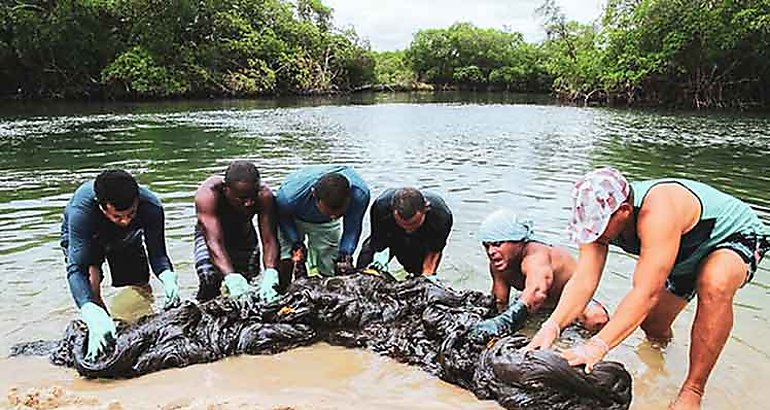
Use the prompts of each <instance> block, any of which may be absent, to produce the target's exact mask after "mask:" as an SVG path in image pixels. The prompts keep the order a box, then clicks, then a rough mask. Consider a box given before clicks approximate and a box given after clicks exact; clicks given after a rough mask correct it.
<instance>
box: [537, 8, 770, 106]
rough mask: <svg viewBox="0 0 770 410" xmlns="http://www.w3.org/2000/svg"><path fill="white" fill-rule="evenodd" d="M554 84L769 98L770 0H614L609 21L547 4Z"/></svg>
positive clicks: (722, 99)
mask: <svg viewBox="0 0 770 410" xmlns="http://www.w3.org/2000/svg"><path fill="white" fill-rule="evenodd" d="M540 11H541V13H542V14H543V16H544V17H545V23H546V28H547V31H548V33H549V36H548V40H547V41H546V43H545V45H544V46H545V47H546V48H547V49H548V50H549V53H548V54H549V56H551V58H550V59H549V62H548V70H549V72H550V73H551V74H552V75H553V76H554V77H555V82H554V91H555V92H556V93H557V94H559V95H561V96H563V97H565V98H567V99H572V100H574V99H577V98H581V97H582V98H585V99H586V100H587V99H588V97H589V95H590V94H592V93H596V92H599V94H600V95H603V96H605V98H606V99H607V100H608V101H610V102H611V101H612V100H619V101H625V102H626V103H628V104H635V103H646V104H664V105H675V106H686V107H696V108H701V107H739V108H746V107H751V106H764V107H766V106H767V105H768V103H770V95H769V94H768V93H767V92H766V91H765V90H766V89H767V88H768V84H770V58H768V57H770V55H768V54H770V0H746V1H735V0H721V1H717V0H610V1H608V3H607V6H606V8H605V12H604V16H603V19H602V26H601V27H600V28H599V29H594V28H593V27H589V26H580V25H578V24H576V23H566V22H565V20H564V18H563V15H561V13H560V11H559V9H558V7H557V6H555V2H554V1H553V0H547V1H545V2H544V4H543V6H542V7H541V9H540Z"/></svg>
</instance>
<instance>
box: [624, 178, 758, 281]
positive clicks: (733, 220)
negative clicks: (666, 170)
mask: <svg viewBox="0 0 770 410" xmlns="http://www.w3.org/2000/svg"><path fill="white" fill-rule="evenodd" d="M666 183H676V184H679V185H681V186H683V187H685V188H687V189H688V190H689V191H690V192H692V193H693V194H694V195H695V196H696V197H697V198H698V200H699V201H700V204H701V215H700V219H699V220H698V223H697V224H696V225H695V227H693V228H692V229H691V230H689V231H688V232H687V233H685V234H684V235H682V238H681V241H680V243H679V250H678V252H677V257H676V262H675V263H674V268H673V270H672V271H671V275H680V274H689V273H692V272H693V271H694V270H695V269H696V268H697V265H698V264H699V262H700V260H701V259H702V258H703V257H705V256H706V255H708V253H709V252H711V251H712V250H713V249H714V247H716V245H718V244H720V243H721V242H722V241H724V240H725V239H726V238H727V237H728V236H730V235H732V234H735V233H747V234H748V233H752V234H759V235H763V234H766V233H765V232H766V231H765V228H764V225H763V224H762V221H760V219H759V217H757V214H756V213H755V212H754V211H753V210H752V209H751V207H749V206H748V205H747V204H746V203H745V202H743V201H741V200H739V199H738V198H735V197H734V196H731V195H728V194H726V193H724V192H721V191H719V190H718V189H716V188H713V187H711V186H709V185H706V184H704V183H701V182H696V181H691V180H688V179H677V178H666V179H655V180H650V181H640V182H632V183H631V189H632V190H633V193H634V216H635V217H636V216H638V215H639V210H640V209H641V208H642V204H643V203H644V199H645V198H646V197H647V193H648V192H649V191H650V189H652V188H653V187H655V186H657V185H659V184H666ZM610 243H611V244H613V245H616V246H619V247H621V248H622V249H623V250H624V251H626V252H628V253H631V254H634V255H639V253H640V251H641V242H640V241H639V237H638V236H636V237H635V238H634V239H633V240H631V241H625V240H624V239H623V237H622V236H618V237H617V238H615V239H614V240H613V241H611V242H610Z"/></svg>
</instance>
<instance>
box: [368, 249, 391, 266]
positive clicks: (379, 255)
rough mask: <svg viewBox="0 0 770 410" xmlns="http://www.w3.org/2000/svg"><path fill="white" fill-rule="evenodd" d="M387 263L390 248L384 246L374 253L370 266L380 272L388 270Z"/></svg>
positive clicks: (388, 261)
mask: <svg viewBox="0 0 770 410" xmlns="http://www.w3.org/2000/svg"><path fill="white" fill-rule="evenodd" d="M388 263H390V248H385V249H383V250H381V251H379V252H375V253H374V256H373V257H372V264H371V267H372V268H374V269H376V270H378V271H380V272H386V271H387V270H388Z"/></svg>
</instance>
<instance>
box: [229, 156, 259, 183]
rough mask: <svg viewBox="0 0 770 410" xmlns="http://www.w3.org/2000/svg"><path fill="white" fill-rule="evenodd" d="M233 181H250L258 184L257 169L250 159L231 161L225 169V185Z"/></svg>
mask: <svg viewBox="0 0 770 410" xmlns="http://www.w3.org/2000/svg"><path fill="white" fill-rule="evenodd" d="M235 182H250V183H253V184H257V185H258V184H259V171H258V170H257V166H256V165H254V163H253V162H251V161H241V160H238V161H233V162H231V163H230V165H229V166H228V167H227V170H226V171H225V185H231V184H233V183H235Z"/></svg>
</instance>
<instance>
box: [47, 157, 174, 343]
mask: <svg viewBox="0 0 770 410" xmlns="http://www.w3.org/2000/svg"><path fill="white" fill-rule="evenodd" d="M145 244H146V246H147V250H146V251H145ZM61 246H62V248H63V250H64V254H65V262H66V264H67V281H68V282H69V287H70V291H71V292H72V296H73V298H74V299H75V303H76V304H77V306H78V308H80V312H81V314H82V316H83V320H84V321H85V322H86V325H87V326H88V330H89V337H88V353H87V357H90V358H93V357H95V356H96V355H97V354H98V353H99V351H101V350H102V349H103V348H104V347H106V344H107V343H108V341H109V339H110V338H111V337H114V334H115V325H114V323H113V321H112V318H111V317H110V316H109V314H108V313H107V311H106V306H105V303H104V300H103V299H102V297H101V280H102V277H103V275H102V264H103V263H104V261H105V259H106V260H107V264H108V265H109V267H110V274H111V277H112V286H115V287H123V286H132V287H136V288H138V289H139V290H140V293H144V294H146V295H150V296H151V295H152V291H151V289H150V285H149V280H150V274H149V267H148V259H149V265H151V266H152V270H153V272H155V274H156V275H157V276H158V278H159V279H160V280H161V282H162V283H163V287H164V292H165V296H166V300H165V303H166V305H171V304H174V303H176V302H178V301H179V285H178V281H177V275H176V273H175V272H174V271H173V267H172V265H171V260H170V259H169V257H168V254H167V253H166V244H165V237H164V215H163V206H162V205H161V203H160V200H158V198H157V197H156V196H155V194H153V193H152V192H150V190H148V189H147V188H144V187H139V186H138V184H137V183H136V180H134V178H133V177H132V176H131V175H130V174H128V173H127V172H125V171H122V170H108V171H104V172H102V173H101V174H99V176H97V177H96V179H95V180H94V181H88V182H85V183H83V184H82V185H81V186H80V187H79V188H78V189H77V190H76V191H75V194H74V195H73V196H72V199H70V201H69V203H68V204H67V207H66V208H65V209H64V222H63V223H62V228H61Z"/></svg>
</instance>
